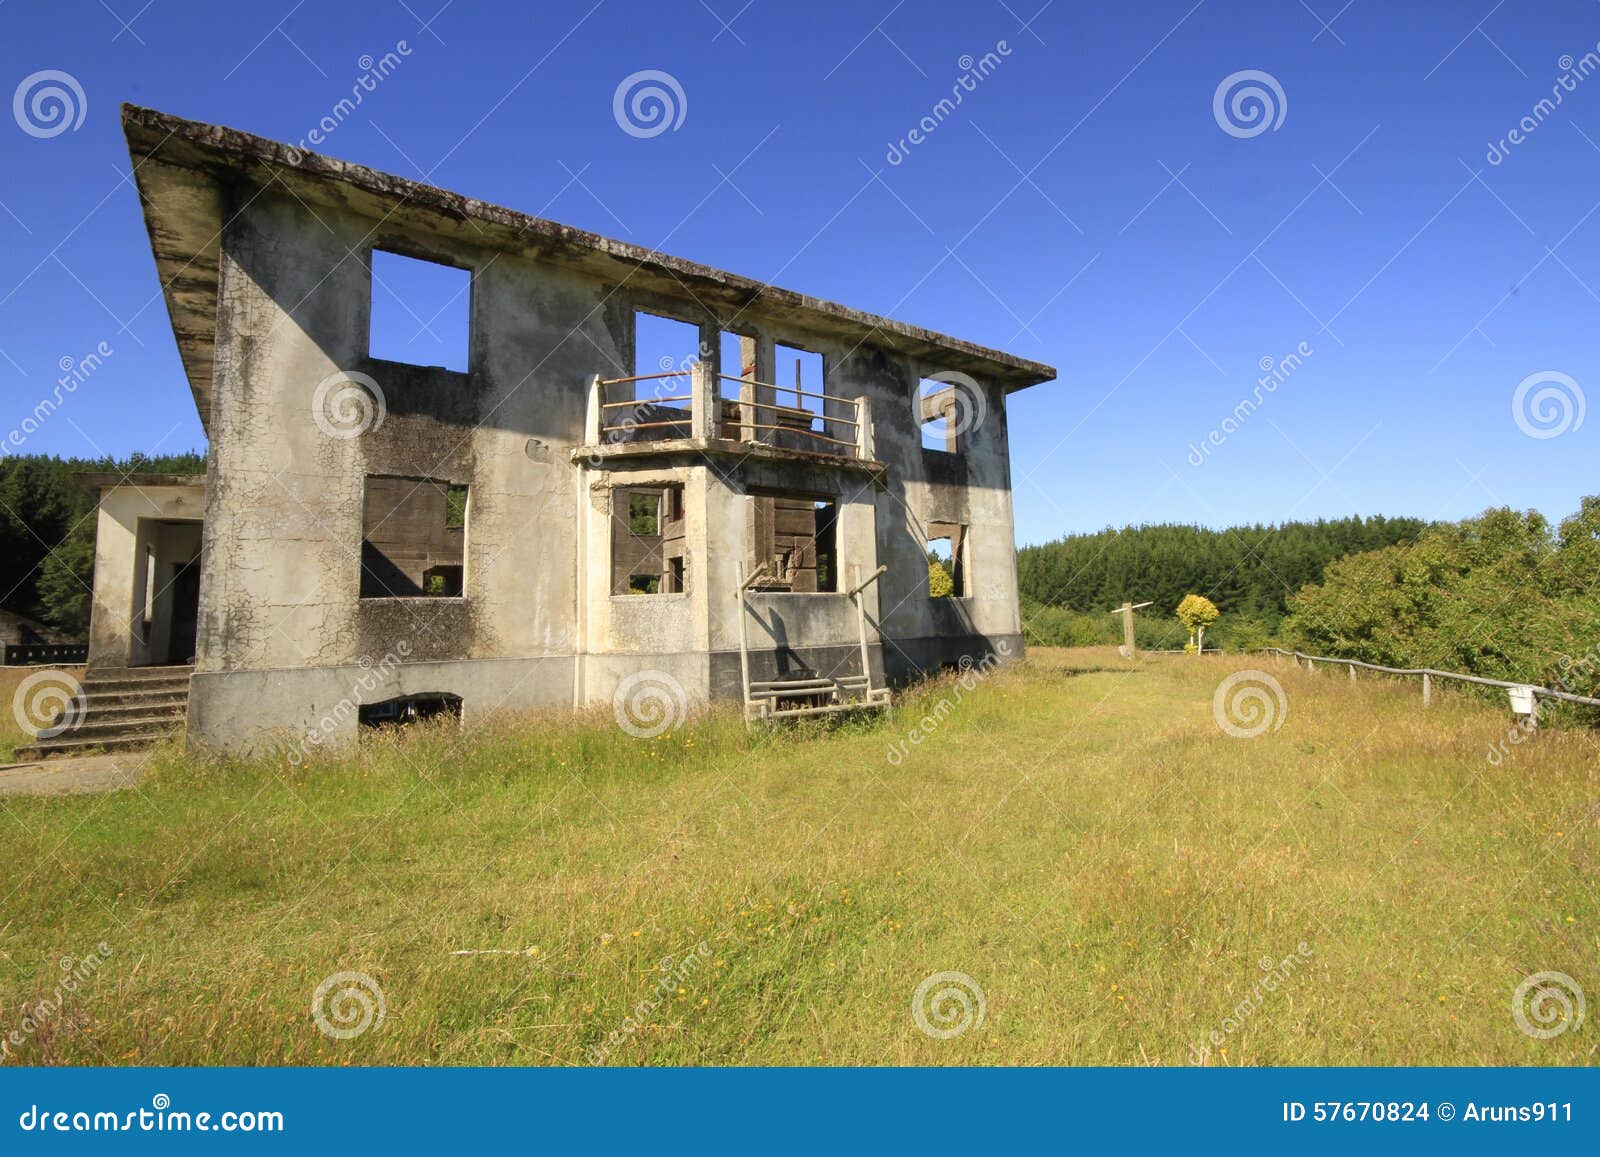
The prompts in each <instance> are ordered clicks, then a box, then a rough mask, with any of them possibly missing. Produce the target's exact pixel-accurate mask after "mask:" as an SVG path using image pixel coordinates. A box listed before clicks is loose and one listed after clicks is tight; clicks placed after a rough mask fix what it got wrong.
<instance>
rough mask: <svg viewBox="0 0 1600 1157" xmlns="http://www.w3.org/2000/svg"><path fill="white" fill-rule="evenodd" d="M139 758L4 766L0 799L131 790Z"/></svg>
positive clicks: (109, 757) (94, 758) (99, 757)
mask: <svg viewBox="0 0 1600 1157" xmlns="http://www.w3.org/2000/svg"><path fill="white" fill-rule="evenodd" d="M141 754H143V753H141V752H135V753H134V754H133V755H132V756H128V755H85V756H80V757H79V758H76V759H46V760H43V761H41V762H39V763H11V764H6V765H5V766H3V767H0V795H68V794H70V793H74V792H91V791H115V790H117V789H118V788H123V787H132V786H133V785H134V784H136V783H138V782H139V776H140V773H141V771H142V770H143V761H142V760H141V759H139V758H138V756H139V755H141Z"/></svg>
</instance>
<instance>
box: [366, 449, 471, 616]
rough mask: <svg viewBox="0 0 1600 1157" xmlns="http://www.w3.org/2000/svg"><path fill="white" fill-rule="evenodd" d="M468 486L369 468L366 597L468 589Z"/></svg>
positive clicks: (445, 594)
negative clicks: (381, 472)
mask: <svg viewBox="0 0 1600 1157" xmlns="http://www.w3.org/2000/svg"><path fill="white" fill-rule="evenodd" d="M468 508H469V494H468V488H467V487H465V486H458V485H452V484H451V483H448V482H441V481H437V480H435V479H431V478H394V477H388V476H385V475H379V474H369V475H367V478H366V485H365V490H364V493H363V495H362V503H361V588H360V597H361V598H364V599H381V598H461V597H462V596H463V595H465V593H466V562H465V560H466V535H467V513H468Z"/></svg>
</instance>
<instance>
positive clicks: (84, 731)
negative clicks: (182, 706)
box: [45, 715, 183, 742]
mask: <svg viewBox="0 0 1600 1157" xmlns="http://www.w3.org/2000/svg"><path fill="white" fill-rule="evenodd" d="M182 730H183V717H182V716H179V715H125V716H122V717H121V718H115V719H106V718H102V717H99V716H94V715H90V716H87V717H85V719H84V721H83V722H82V723H80V724H78V726H76V727H74V728H73V729H72V730H71V731H64V732H62V733H61V734H60V735H58V736H57V737H56V738H58V739H120V738H123V737H125V736H134V737H137V736H140V735H172V734H175V733H176V732H179V731H182ZM45 742H49V741H48V740H46V741H45Z"/></svg>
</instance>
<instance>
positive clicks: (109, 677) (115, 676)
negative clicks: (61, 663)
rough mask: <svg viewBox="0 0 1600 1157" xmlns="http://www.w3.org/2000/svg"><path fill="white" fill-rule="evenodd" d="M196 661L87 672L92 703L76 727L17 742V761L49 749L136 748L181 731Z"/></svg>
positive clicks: (85, 686) (51, 751) (41, 755)
mask: <svg viewBox="0 0 1600 1157" xmlns="http://www.w3.org/2000/svg"><path fill="white" fill-rule="evenodd" d="M193 671H194V668H193V667H118V668H112V667H102V668H98V669H94V670H90V671H89V672H88V673H87V674H86V675H85V676H84V678H83V693H84V700H85V702H86V703H87V705H88V709H87V710H86V711H85V712H84V715H83V718H82V719H81V720H79V722H78V725H77V726H76V727H71V728H68V729H67V730H66V731H63V732H62V733H61V734H60V735H56V736H52V737H51V738H49V739H40V740H38V741H37V742H35V743H31V744H28V745H27V746H25V747H18V748H17V754H16V758H17V761H18V762H19V763H28V762H31V761H33V760H39V759H44V758H45V757H46V756H50V755H85V754H89V753H92V752H101V751H106V752H111V751H133V750H137V749H138V748H141V747H149V746H150V745H151V744H154V743H157V742H159V741H161V740H163V739H166V738H167V737H168V736H172V735H181V734H182V733H183V725H184V719H185V717H186V716H187V714H188V711H189V675H190V674H191V673H192V672H193Z"/></svg>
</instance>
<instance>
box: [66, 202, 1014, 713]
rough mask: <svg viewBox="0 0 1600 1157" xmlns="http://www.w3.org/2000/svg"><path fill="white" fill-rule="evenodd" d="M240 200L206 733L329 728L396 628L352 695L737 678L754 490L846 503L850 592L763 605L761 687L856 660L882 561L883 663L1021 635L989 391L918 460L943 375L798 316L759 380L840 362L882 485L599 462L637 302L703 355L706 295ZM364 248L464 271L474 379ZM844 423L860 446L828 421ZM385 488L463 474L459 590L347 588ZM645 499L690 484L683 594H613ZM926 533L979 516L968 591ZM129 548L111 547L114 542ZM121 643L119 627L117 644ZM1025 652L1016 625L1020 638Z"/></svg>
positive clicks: (693, 683)
mask: <svg viewBox="0 0 1600 1157" xmlns="http://www.w3.org/2000/svg"><path fill="white" fill-rule="evenodd" d="M233 196H234V204H233V205H232V206H231V207H230V216H229V218H228V224H227V226H226V229H225V230H224V234H223V237H222V242H221V245H222V253H221V280H220V289H219V305H218V318H217V332H216V343H215V359H214V365H213V370H212V390H213V399H214V400H213V410H212V413H211V415H210V432H211V438H212V453H211V457H210V463H209V473H208V476H207V494H206V502H205V560H206V561H205V569H204V580H203V582H202V587H201V614H200V630H199V642H198V673H197V675H196V677H195V680H194V685H193V693H192V696H191V715H190V731H191V735H192V736H194V737H195V738H196V739H197V740H200V741H202V742H214V743H218V744H231V743H237V742H238V741H239V740H240V739H241V738H242V737H244V736H245V735H246V734H247V733H248V735H249V736H253V737H256V738H257V739H259V738H260V737H261V736H265V735H270V734H279V735H283V734H288V733H291V732H304V731H305V730H307V729H315V728H318V727H319V726H320V722H319V721H320V720H322V719H324V718H327V717H328V716H327V713H328V711H329V710H330V707H331V705H334V704H338V703H340V702H345V701H348V700H351V699H352V694H351V690H350V689H351V687H352V686H356V685H357V684H358V683H359V679H358V676H359V674H360V673H361V672H363V671H369V670H370V669H371V666H372V665H373V664H377V663H379V662H380V660H381V658H382V657H383V656H385V655H388V654H392V653H395V652H396V651H397V649H398V648H400V647H401V645H402V644H403V645H404V648H405V654H406V658H405V661H404V662H403V663H402V664H400V665H399V668H398V670H397V671H394V672H388V673H386V675H385V678H384V681H383V683H382V686H381V687H379V688H377V689H372V688H368V687H366V686H364V685H361V686H359V687H358V690H357V694H356V696H355V698H356V699H357V700H358V701H359V702H377V701H380V700H382V699H385V698H390V697H393V696H394V695H396V694H414V693H422V692H449V693H452V694H456V695H460V696H461V697H462V699H463V700H464V716H465V717H466V718H469V719H470V718H472V717H474V716H475V715H481V714H482V713H484V712H486V711H490V710H493V709H494V708H495V707H497V706H500V705H507V706H514V707H519V708H520V707H532V706H540V705H546V704H555V703H572V702H579V703H582V702H597V701H605V700H608V699H609V698H610V696H611V694H612V691H613V689H614V688H615V687H616V686H617V684H618V683H619V681H620V680H622V679H624V678H626V677H627V676H628V675H629V674H630V673H633V672H637V671H639V670H641V669H646V668H648V669H654V670H662V671H666V672H669V673H670V674H672V675H673V677H674V678H676V679H678V680H679V681H680V682H681V683H682V685H683V686H684V688H685V690H686V691H687V693H688V694H689V695H690V696H691V698H701V697H704V696H705V695H707V694H711V693H716V694H726V693H730V691H731V690H732V689H733V688H735V687H736V686H737V657H738V645H739V643H738V628H739V608H740V603H739V600H738V598H737V597H736V592H737V589H738V585H739V567H740V565H741V564H745V563H747V561H748V553H747V541H746V539H747V534H748V527H749V525H750V512H749V505H750V501H751V500H750V498H749V497H748V495H749V493H750V492H752V491H761V490H773V489H782V490H789V491H796V492H800V493H809V494H815V495H817V496H819V497H824V496H825V497H829V498H833V499H834V500H835V501H836V502H837V504H838V521H837V553H838V568H839V579H840V582H839V588H840V589H839V592H838V593H831V594H830V593H820V594H784V595H779V594H760V595H756V596H754V597H753V598H752V599H751V613H750V614H749V615H748V618H747V623H746V626H747V628H748V629H749V631H750V642H751V646H752V648H753V649H754V650H755V651H756V652H757V654H756V656H755V659H754V663H755V668H756V672H755V673H756V677H758V678H759V677H771V676H772V675H773V674H777V673H779V672H784V671H794V670H803V669H811V670H820V671H824V672H828V673H848V672H853V671H857V670H859V666H860V657H859V648H858V620H857V617H856V610H855V605H854V603H853V602H852V601H851V600H850V599H849V598H847V596H846V595H845V594H844V591H846V590H848V588H849V587H850V586H851V585H853V583H854V582H855V581H857V580H858V579H859V578H861V577H865V576H867V575H869V574H871V572H872V571H873V570H875V569H876V568H877V566H878V565H879V564H880V563H887V564H888V565H889V568H890V570H889V573H888V574H887V575H886V576H885V577H884V579H883V580H882V581H881V582H880V583H878V584H877V585H875V586H872V587H869V588H868V589H867V591H866V593H865V595H864V601H865V605H866V609H867V614H868V621H869V627H870V634H871V640H870V641H871V648H870V652H871V657H870V660H869V661H870V663H871V666H872V668H873V671H874V674H875V676H877V677H879V678H881V677H882V676H883V675H884V674H886V673H887V674H889V675H891V676H900V675H904V674H905V673H907V672H909V671H911V670H913V669H915V668H917V667H922V666H935V667H936V666H938V665H939V663H941V662H953V661H954V660H955V659H956V658H957V657H959V655H961V654H974V655H976V654H979V653H982V651H984V650H985V649H986V648H987V646H988V645H989V643H990V642H991V641H992V640H995V639H999V638H1006V639H1016V636H1017V632H1018V613H1017V604H1016V585H1015V564H1014V558H1013V552H1012V523H1011V504H1010V496H1009V477H1008V465H1007V461H1006V434H1005V406H1004V396H1003V392H1002V391H1001V390H1000V389H999V388H997V387H994V386H985V387H984V388H985V390H986V394H985V401H986V418H985V421H984V422H983V424H982V425H980V426H979V427H978V428H977V429H975V430H974V431H973V432H972V434H971V435H970V436H969V437H968V438H967V439H966V440H965V445H964V448H963V452H962V453H961V454H959V455H954V456H946V455H934V454H928V453H926V452H924V451H923V450H922V449H921V446H920V437H919V433H918V424H917V421H916V415H917V412H918V407H919V406H920V400H919V398H918V397H917V381H918V375H919V374H928V373H931V372H932V371H934V370H936V369H938V368H939V367H936V366H916V365H914V364H912V362H911V361H910V360H909V359H908V358H906V357H904V356H901V355H899V354H896V353H895V352H893V351H891V350H887V349H879V348H875V347H873V346H870V345H866V344H859V343H858V344H856V345H854V346H847V345H844V344H842V343H841V342H840V341H839V340H838V339H837V338H833V339H828V338H822V337H819V336H817V335H816V334H810V333H807V332H806V331H805V329H804V324H803V319H804V317H805V314H804V312H803V311H797V312H796V315H795V316H796V319H797V321H796V327H795V328H794V329H793V330H789V329H785V330H783V331H782V332H777V331H775V330H772V329H770V328H762V327H753V326H749V325H745V324H741V325H740V330H741V332H744V333H746V334H747V335H748V341H747V346H748V348H749V349H750V351H751V353H752V355H753V357H754V359H755V361H756V363H757V366H758V373H759V374H761V375H762V376H765V377H767V378H768V379H769V380H770V376H771V374H772V372H773V366H772V349H773V344H774V342H775V341H780V342H782V343H784V344H786V345H794V346H797V347H800V348H804V349H809V350H813V351H815V352H819V353H821V354H822V355H823V358H824V364H825V368H826V376H827V383H828V390H829V392H830V393H834V394H837V395H840V396H842V397H845V398H866V399H867V400H868V401H869V402H870V404H871V407H872V414H873V419H874V423H875V432H874V433H875V438H874V440H875V445H876V455H877V457H878V458H879V459H880V460H882V461H883V462H884V463H885V464H886V466H887V470H886V473H885V474H884V475H883V476H881V477H876V476H874V475H872V474H871V473H868V472H865V471H861V470H855V469H848V468H840V467H837V466H832V467H829V466H820V465H808V464H801V463H775V462H769V461H762V460H757V459H719V460H717V461H715V462H708V461H707V460H706V459H704V458H702V457H698V456H684V457H681V458H673V459H665V458H663V459H662V460H660V461H654V462H651V463H650V464H649V465H646V466H641V465H638V464H637V463H635V464H633V465H630V466H628V467H626V468H623V467H610V468H606V469H599V468H596V467H595V466H594V465H592V464H590V463H587V462H584V461H582V460H581V459H580V461H577V462H574V461H573V458H572V451H573V449H574V448H575V447H577V446H578V445H579V444H580V443H581V442H582V440H583V429H584V420H585V411H586V406H587V397H588V383H589V380H590V378H591V377H592V376H593V375H594V374H595V373H597V372H599V373H602V374H615V373H618V372H622V373H627V372H631V370H632V368H633V332H632V331H633V314H632V311H633V310H634V309H635V308H650V309H653V310H655V311H658V312H663V313H668V314H672V315H675V316H678V317H680V318H683V319H684V320H688V321H691V322H694V323H696V324H699V325H700V326H701V333H702V348H703V353H704V354H705V355H706V356H707V358H708V359H709V360H710V361H712V362H713V363H715V361H716V360H717V359H718V356H719V347H720V341H719V340H718V333H719V331H718V329H717V321H716V319H714V318H709V317H705V316H702V315H700V314H699V313H698V312H697V309H696V308H695V306H694V303H693V302H692V301H690V300H687V299H686V300H685V301H671V300H664V299H661V298H659V297H650V298H647V297H646V296H645V295H642V294H638V293H630V292H629V290H628V288H627V287H626V286H616V285H610V284H607V283H604V282H602V281H600V280H598V279H595V278H593V277H591V276H589V275H587V274H585V273H584V272H582V271H581V270H580V269H578V268H576V267H574V266H568V265H556V264H551V263H545V262H538V261H535V260H532V259H530V258H527V257H524V256H520V255H518V254H515V253H510V252H506V251H504V250H489V249H478V248H475V247H473V246H472V245H471V244H470V243H468V242H463V241H462V240H460V239H459V237H458V238H457V239H455V240H453V241H451V242H450V243H448V244H446V243H444V242H442V241H440V240H438V239H437V238H430V237H426V236H417V235H415V234H410V235H400V234H398V233H396V232H394V231H392V229H391V228H390V227H388V226H386V225H385V223H384V222H383V221H381V220H379V219H377V218H374V217H372V216H370V215H367V214H364V213H363V212H360V211H358V210H357V209H355V208H350V209H346V210H343V211H340V210H335V209H332V208H329V207H326V206H318V208H317V210H316V211H315V214H313V212H312V211H311V210H310V209H309V208H307V207H306V206H305V205H304V204H302V203H300V202H299V201H297V200H296V199H294V198H292V197H287V196H283V195H281V194H279V193H278V192H276V191H275V190H274V189H273V188H271V187H268V188H266V189H255V188H249V187H240V188H238V189H236V190H235V191H234V194H233ZM373 246H376V247H378V248H383V249H388V250H393V251H397V252H401V253H407V254H410V255H412V256H416V257H422V258H427V259H431V260H437V261H444V262H447V263H450V264H455V265H458V266H464V267H466V268H469V269H471V270H472V271H473V282H472V289H471V310H470V315H471V338H470V368H469V371H468V372H466V373H455V372H451V371H447V370H443V369H438V368H429V367H419V366H409V365H402V364H399V363H394V362H388V361H382V360H378V359H374V358H372V357H370V356H369V353H368V350H367V333H368V325H369V309H370V296H371V286H370V273H369V269H368V265H367V254H368V252H369V251H370V249H371V248H372V247H373ZM348 374H359V375H365V376H366V377H368V378H370V379H371V380H372V381H373V382H375V383H376V386H377V389H378V391H379V392H380V393H381V395H382V403H383V408H382V410H381V413H375V414H374V415H373V416H372V417H371V418H369V419H368V420H366V421H365V422H362V421H360V420H359V418H358V420H357V421H356V422H354V423H353V424H352V423H351V422H350V421H349V420H348V419H349V417H350V412H344V413H341V412H340V410H339V408H338V403H339V402H340V400H341V397H342V400H343V401H344V402H345V403H349V402H351V401H355V400H359V399H360V397H362V395H359V394H350V393H348V391H349V390H350V389H351V387H349V386H348V385H347V384H346V383H344V382H343V381H342V380H341V376H342V375H348ZM319 387H320V393H319ZM724 388H725V389H726V388H728V387H726V386H725V387H724ZM330 391H331V393H330ZM319 397H320V398H321V400H322V402H323V404H322V405H321V406H320V407H319V406H318V404H317V403H318V399H319ZM836 409H837V407H836ZM831 416H832V417H834V418H839V417H842V416H844V415H843V414H841V413H834V414H832V415H831ZM830 430H831V431H832V432H834V433H836V434H838V435H839V436H850V434H851V429H850V427H848V426H845V425H843V424H841V423H837V422H835V423H833V424H831V425H830ZM368 475H390V476H400V477H409V478H418V479H430V480H433V481H436V482H439V483H445V484H451V485H465V486H467V487H468V488H469V493H470V500H469V501H470V516H469V519H468V523H467V527H466V533H465V551H464V556H465V575H464V594H463V595H462V597H460V598H439V597H435V598H367V599H362V598H359V597H358V592H359V590H360V565H361V543H362V509H363V480H364V478H365V477H366V476H368ZM650 485H679V486H682V487H683V493H684V508H685V512H686V516H687V527H688V534H687V538H686V540H685V542H684V557H685V560H686V567H685V569H686V584H685V590H684V591H683V592H682V593H676V594H656V595H639V594H630V595H620V596H619V595H613V594H612V593H611V564H612V554H613V533H614V520H613V518H612V515H611V509H612V508H611V496H612V488H613V487H615V486H650ZM105 517H106V516H105V515H104V514H102V519H104V518H105ZM931 522H950V523H957V524H960V525H963V526H965V527H967V528H968V532H967V536H966V537H967V557H968V561H969V569H968V575H969V590H968V593H967V596H966V597H964V598H960V599H941V600H933V599H930V598H929V597H928V596H927V589H926V583H927V578H926V575H927V569H926V562H925V559H924V554H923V551H924V545H925V541H926V538H927V525H928V524H929V523H931ZM114 539H115V534H114V533H113V535H112V541H111V543H110V544H109V545H108V547H107V549H108V550H116V549H120V548H118V547H117V546H116V543H115V541H114ZM128 549H130V550H131V549H132V548H131V547H129V548H128ZM107 629H108V630H110V629H111V628H109V627H108V628H107ZM880 633H881V634H882V635H884V636H888V638H889V640H890V641H889V642H888V643H887V644H885V643H882V642H881V641H880ZM115 645H116V643H115V640H114V639H111V638H110V637H109V636H108V639H107V640H103V641H102V643H101V644H100V647H101V649H102V650H103V649H104V648H105V647H107V646H115ZM1020 651H1021V648H1020V641H1018V645H1017V646H1016V647H1015V648H1014V651H1013V653H1014V654H1020ZM91 661H93V656H91ZM730 662H731V664H732V666H731V668H730ZM364 664H365V665H364ZM730 670H731V671H732V676H731V680H732V681H731V683H730V674H729V672H730ZM244 672H250V673H252V674H250V675H249V677H240V675H241V673H244ZM225 676H226V677H225ZM351 718H352V720H353V717H351ZM336 723H337V726H335V727H334V729H333V736H334V737H336V736H337V735H343V734H346V733H348V731H349V730H351V729H352V728H353V726H354V724H353V721H347V720H345V719H344V718H343V717H342V716H341V717H339V719H337V720H336Z"/></svg>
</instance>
